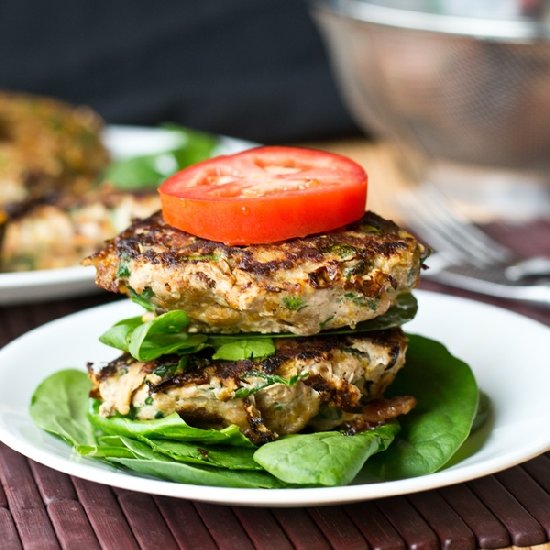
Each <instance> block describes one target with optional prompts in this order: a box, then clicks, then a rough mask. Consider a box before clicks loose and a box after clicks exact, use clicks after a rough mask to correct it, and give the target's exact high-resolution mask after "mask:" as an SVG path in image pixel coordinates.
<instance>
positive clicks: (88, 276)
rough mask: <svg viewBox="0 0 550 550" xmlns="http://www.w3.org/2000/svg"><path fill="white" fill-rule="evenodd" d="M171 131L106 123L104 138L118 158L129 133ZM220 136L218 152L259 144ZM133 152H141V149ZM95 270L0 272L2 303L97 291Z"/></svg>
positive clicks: (160, 137)
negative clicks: (117, 144) (119, 147)
mask: <svg viewBox="0 0 550 550" xmlns="http://www.w3.org/2000/svg"><path fill="white" fill-rule="evenodd" d="M170 134H173V132H171V131H170V130H166V129H164V128H159V127H155V126H139V125H126V124H107V125H106V126H105V128H104V130H103V137H102V139H103V141H104V143H105V144H106V145H107V146H108V147H109V150H110V151H111V154H113V156H114V157H117V156H124V155H117V154H116V151H114V150H113V147H114V146H115V144H116V143H117V142H122V141H123V140H125V139H127V137H128V136H132V135H133V136H134V137H137V136H141V137H142V138H144V139H148V140H151V141H153V142H154V141H155V140H156V141H159V142H161V143H162V142H166V141H167V140H166V138H167V137H169V136H170ZM217 137H218V139H219V144H218V146H217V149H216V154H221V153H231V152H237V151H238V150H241V149H243V148H247V147H254V146H256V145H257V144H256V143H253V142H250V141H246V140H242V139H239V138H236V137H232V136H224V135H218V136H217ZM153 148H154V147H153ZM148 150H150V148H149V149H148ZM134 154H142V151H138V152H135V153H134ZM94 273H95V272H94V269H93V267H90V266H82V265H78V264H77V265H72V266H67V267H59V268H53V269H36V270H31V271H18V272H8V273H0V306H4V305H15V304H24V303H29V302H31V301H40V302H42V301H49V300H53V299H56V298H68V297H75V296H85V295H90V294H95V293H97V292H98V289H97V287H96V286H95V284H94Z"/></svg>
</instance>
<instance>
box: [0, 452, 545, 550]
mask: <svg viewBox="0 0 550 550" xmlns="http://www.w3.org/2000/svg"><path fill="white" fill-rule="evenodd" d="M0 480H1V483H2V485H1V488H0V533H1V535H2V537H1V539H0V548H2V549H3V550H11V549H16V548H21V547H23V548H29V549H36V550H46V549H54V548H60V547H61V548H78V549H79V550H84V549H86V550H87V549H93V548H107V549H126V548H160V549H162V550H168V549H172V548H185V549H187V548H189V549H191V548H195V549H197V550H206V549H209V548H213V549H214V548H225V549H238V550H241V549H242V550H244V549H247V548H250V549H253V548H259V549H264V548H265V549H277V550H279V549H285V548H303V549H315V550H321V549H324V548H326V549H329V548H335V549H341V550H352V549H365V548H378V549H380V550H382V549H396V548H415V549H418V550H422V549H432V548H433V549H436V548H440V547H443V548H458V549H468V548H472V549H474V548H480V547H481V548H505V547H509V546H512V545H514V546H521V547H525V546H533V545H542V544H544V543H547V542H548V541H550V454H546V455H542V456H539V457H538V458H535V459H534V460H531V461H529V462H527V463H525V464H522V465H519V466H516V467H514V468H512V469H509V470H506V471H504V472H501V473H499V474H495V475H491V476H487V477H484V478H481V479H477V480H474V481H471V482H469V483H465V484H460V485H456V486H451V487H445V488H442V489H439V490H434V491H428V492H424V493H417V494H412V495H407V496H398V497H390V498H385V499H378V500H375V501H367V502H363V503H359V504H352V505H346V506H328V507H312V508H249V507H237V506H218V505H212V504H204V503H198V502H191V501H187V500H182V499H176V498H172V497H159V496H151V495H145V494H140V493H134V492H130V491H126V490H122V489H116V488H112V487H109V486H108V485H101V484H98V483H92V482H89V481H84V480H82V479H79V478H75V477H71V476H68V475H66V474H62V473H59V472H56V471H54V470H52V469H50V468H47V467H45V466H43V465H40V464H37V463H35V462H33V461H31V460H28V459H26V458H25V457H23V456H22V455H20V454H18V453H16V452H14V451H12V450H10V449H8V448H7V447H6V446H5V445H3V444H0Z"/></svg>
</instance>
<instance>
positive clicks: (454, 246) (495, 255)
mask: <svg viewBox="0 0 550 550" xmlns="http://www.w3.org/2000/svg"><path fill="white" fill-rule="evenodd" d="M396 203H397V204H396V205H397V207H398V209H399V211H400V213H401V215H402V218H403V220H404V222H405V224H406V225H407V227H408V228H409V229H411V230H412V231H413V232H415V233H416V234H417V235H418V236H419V237H420V238H421V239H422V240H424V241H425V242H426V243H427V244H429V245H430V246H432V247H433V248H434V249H435V250H437V254H434V255H433V256H432V257H431V258H430V261H429V265H430V269H429V270H428V271H427V272H426V274H425V276H427V277H432V278H434V279H437V280H439V281H440V282H443V283H446V284H450V285H452V286H458V287H461V288H466V289H468V290H473V291H475V292H481V293H484V294H488V295H491V296H497V297H503V298H512V299H520V300H528V301H533V302H535V303H539V304H543V305H548V306H550V279H545V276H550V257H533V258H528V259H519V258H518V257H517V256H516V255H515V254H514V252H513V251H511V250H510V249H508V248H507V247H505V246H504V245H502V244H501V243H497V242H496V241H494V240H493V239H492V238H491V237H489V236H488V235H487V234H486V233H485V232H483V231H482V230H481V229H479V228H478V227H476V226H475V225H473V223H472V222H471V221H470V220H468V219H467V218H465V217H464V216H462V215H461V214H460V213H458V212H456V211H455V210H453V209H452V208H451V207H450V204H449V200H448V198H447V197H446V196H445V195H444V194H443V193H442V192H441V191H440V190H439V189H438V188H436V187H435V186H433V185H430V184H423V185H421V186H419V187H417V188H415V189H414V190H410V191H404V192H402V193H400V195H399V196H398V197H397V198H396ZM527 277H531V278H532V279H530V281H529V283H530V284H525V279H526V278H527Z"/></svg>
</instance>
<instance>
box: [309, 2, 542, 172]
mask: <svg viewBox="0 0 550 550" xmlns="http://www.w3.org/2000/svg"><path fill="white" fill-rule="evenodd" d="M399 4H406V5H408V7H409V8H408V10H403V9H399ZM547 4H548V3H546V2H536V1H535V0H532V1H527V0H522V1H516V2H513V1H511V0H508V1H506V2H499V1H497V0H493V1H491V2H487V1H485V2H484V1H481V0H479V1H478V2H469V1H462V2H458V1H448V2H442V1H440V2H437V1H431V2H428V1H425V2H418V1H417V2H410V1H409V2H398V0H393V1H392V2H389V1H387V2H377V3H375V2H367V1H361V0H320V1H317V2H313V3H312V8H313V15H314V19H315V20H316V21H317V22H318V24H319V26H320V29H321V31H322V33H323V36H324V38H325V39H326V43H327V45H328V50H329V53H330V56H331V61H332V64H333V67H334V70H335V72H336V74H337V76H338V81H339V83H340V85H341V89H342V93H343V96H344V99H345V100H346V101H347V103H348V105H349V107H350V110H351V112H352V114H354V115H355V117H356V119H357V121H358V122H359V124H360V125H362V126H363V127H364V128H365V130H368V131H369V132H372V131H374V132H377V133H379V134H380V135H382V136H383V137H385V138H389V139H391V140H393V141H394V142H396V143H397V144H399V145H400V146H401V147H402V148H403V149H404V150H405V152H406V155H405V156H406V158H407V159H408V160H409V162H410V164H411V165H413V166H414V167H415V168H416V169H419V166H420V165H421V164H422V163H423V164H426V162H433V160H434V159H435V160H438V161H441V160H443V161H449V162H452V163H458V164H464V165H477V166H493V167H499V168H506V169H513V170H529V171H530V172H536V173H537V174H539V175H540V176H541V177H542V178H546V179H548V177H547V176H546V174H547V173H550V172H548V169H549V168H550V24H549V23H548V21H547V19H546V18H547V13H548V12H547V7H548V6H547ZM413 5H416V8H417V9H416V10H415V11H412V10H411V6H413ZM396 6H397V7H396ZM468 10H470V11H469V12H468ZM472 10H474V11H475V13H476V16H475V17H473V16H471V15H468V13H470V14H471V13H472ZM549 11H550V10H549Z"/></svg>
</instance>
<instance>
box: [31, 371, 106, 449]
mask: <svg viewBox="0 0 550 550" xmlns="http://www.w3.org/2000/svg"><path fill="white" fill-rule="evenodd" d="M90 387H91V383H90V381H89V379H88V376H87V375H86V373H84V372H81V371H79V370H76V369H67V370H62V371H58V372H56V373H54V374H52V375H50V376H48V377H47V378H46V379H45V380H44V381H43V382H42V384H40V386H38V387H37V388H36V390H35V391H34V393H33V396H32V399H31V405H30V409H29V412H30V415H31V418H32V419H33V421H34V423H35V424H36V425H37V426H38V427H39V428H41V429H43V430H45V431H46V432H48V433H51V434H53V435H55V436H56V437H59V438H61V439H63V440H64V441H66V442H67V443H69V444H70V445H72V446H73V447H77V446H90V447H94V446H95V445H96V440H95V436H94V433H93V430H92V427H91V425H90V423H89V422H88V418H87V401H88V393H89V391H90Z"/></svg>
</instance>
